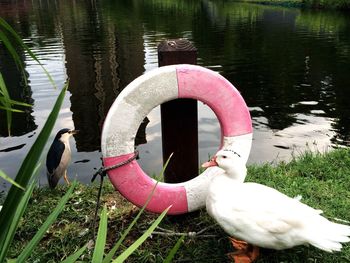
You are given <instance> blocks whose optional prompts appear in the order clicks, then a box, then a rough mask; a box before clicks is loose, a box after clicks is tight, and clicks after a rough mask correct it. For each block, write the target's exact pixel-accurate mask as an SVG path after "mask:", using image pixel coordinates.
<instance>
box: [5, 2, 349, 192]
mask: <svg viewBox="0 0 350 263" xmlns="http://www.w3.org/2000/svg"><path fill="white" fill-rule="evenodd" d="M0 16H1V17H3V18H4V19H6V20H7V21H8V22H9V23H10V24H11V25H13V27H14V28H15V29H16V30H17V31H18V32H19V34H20V35H21V36H22V38H23V39H24V41H25V43H26V44H27V45H28V46H29V47H31V48H32V50H33V51H34V53H35V54H37V56H38V57H39V59H40V60H41V62H42V63H43V64H44V66H45V67H46V69H47V70H48V71H49V72H50V74H51V75H52V76H53V78H54V80H55V81H56V83H57V85H58V87H59V88H61V87H63V85H64V83H65V82H66V81H67V79H69V83H70V85H69V92H68V93H67V95H66V98H65V100H64V103H63V107H62V110H61V113H60V115H59V119H58V121H57V124H56V126H55V132H56V131H57V130H59V129H61V128H63V127H68V128H76V129H78V130H80V131H81V132H80V133H79V134H78V135H77V136H76V137H75V139H72V140H71V146H72V150H73V153H72V165H71V166H70V167H69V170H68V173H69V175H70V177H75V176H77V177H78V178H79V180H81V181H83V182H89V181H90V177H91V175H92V174H93V173H94V172H95V170H96V169H98V168H99V167H100V166H101V153H100V135H101V127H102V124H103V120H104V118H105V116H106V114H107V112H108V109H109V107H110V105H111V104H112V103H113V101H114V99H115V98H116V97H117V96H118V94H119V93H120V91H121V90H122V89H123V88H124V87H125V86H126V85H127V84H128V83H130V82H131V81H132V80H133V79H135V78H136V77H138V76H140V75H142V74H144V73H145V72H147V71H149V70H151V69H154V68H156V67H158V61H157V45H158V44H159V43H160V42H161V41H162V40H165V39H174V38H186V39H188V40H190V41H191V42H193V44H194V45H195V46H196V47H197V49H198V64H199V65H201V66H204V67H207V68H209V69H212V70H214V71H217V72H219V73H220V74H222V75H223V76H224V77H226V78H227V79H228V80H229V81H231V83H232V84H233V85H234V86H235V87H236V88H237V89H239V91H240V92H241V94H242V96H243V97H244V99H245V100H246V103H247V105H248V106H249V109H250V113H251V116H252V119H253V128H254V140H253V146H252V151H251V155H250V159H249V163H261V162H276V161H279V160H288V159H290V158H291V156H292V154H293V153H294V154H297V153H300V152H302V151H304V150H305V149H307V148H310V149H313V150H315V149H318V150H320V151H325V150H328V149H329V148H330V147H332V146H336V145H342V146H347V145H349V141H350V104H349V98H350V77H349V73H350V16H349V14H347V13H341V12H326V11H310V10H301V9H294V8H284V7H269V6H262V5H253V4H244V3H235V2H234V1H209V0H178V1H169V0H147V1H141V0H139V1H138V0H134V1H122V0H113V1H112V0H110V1H107V0H105V1H71V0H70V1H66V0H60V1H37V0H33V1H25V0H24V1H12V2H11V1H1V2H0ZM19 53H20V56H21V58H22V59H23V61H24V63H25V65H26V71H27V73H28V81H29V87H27V88H23V78H22V77H21V76H20V74H19V73H18V71H17V70H16V67H15V65H14V64H13V62H12V61H11V58H10V57H9V56H7V55H6V54H5V52H4V50H3V48H2V47H0V69H1V72H2V74H3V75H4V77H5V80H6V83H7V85H8V87H9V89H10V93H11V95H12V96H13V98H14V99H17V100H24V101H26V102H31V103H33V104H34V106H33V108H32V109H31V110H27V111H26V113H25V114H14V123H13V130H12V137H8V136H7V133H6V125H5V121H4V114H3V113H1V115H0V119H1V121H0V134H1V137H0V167H1V169H2V170H3V171H4V172H6V173H7V174H8V175H10V176H11V177H14V175H15V174H16V172H17V170H18V169H19V166H20V164H21V162H22V160H23V158H24V156H25V154H26V153H27V152H28V150H29V148H30V146H31V145H32V143H33V141H34V140H35V138H36V136H37V134H38V132H39V131H40V129H41V128H42V126H43V124H44V122H45V120H46V118H47V116H48V114H49V112H50V110H51V107H52V106H53V103H54V102H55V100H56V97H57V95H58V93H59V90H58V89H54V88H53V87H52V86H51V85H50V83H49V81H48V80H47V78H46V76H45V74H44V73H43V71H42V70H41V68H40V67H39V66H38V65H37V64H36V63H35V62H34V61H33V60H32V59H31V58H30V57H29V56H28V55H26V54H25V53H24V52H23V51H21V50H19ZM198 107H199V116H198V123H199V131H198V133H199V152H200V160H201V161H205V160H207V158H208V156H209V155H212V154H214V153H215V152H216V150H217V149H218V146H219V141H220V127H219V123H218V121H217V119H216V118H215V115H214V113H213V112H212V111H211V110H210V109H209V108H207V107H206V106H204V105H202V104H201V103H198ZM148 118H149V120H150V122H149V123H148V125H147V128H146V138H140V141H139V142H140V143H142V142H144V141H145V139H146V140H147V143H146V144H140V145H139V146H138V149H139V151H140V157H141V158H140V160H139V162H140V164H141V166H142V167H143V169H144V170H145V171H146V172H147V173H149V174H154V173H156V172H157V171H159V170H160V167H161V164H162V160H161V156H162V154H161V133H160V120H159V108H156V109H154V110H153V111H152V112H151V113H150V114H149V116H148ZM53 137H54V134H53V135H52V138H51V139H53ZM47 148H48V146H47ZM40 183H41V184H46V175H45V169H43V170H42V172H41V180H40ZM4 188H6V184H5V183H2V185H1V188H0V190H2V189H4Z"/></svg>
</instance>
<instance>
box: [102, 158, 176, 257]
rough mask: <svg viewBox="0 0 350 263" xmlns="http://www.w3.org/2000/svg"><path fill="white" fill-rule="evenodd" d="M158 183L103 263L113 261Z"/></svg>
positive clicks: (167, 162)
mask: <svg viewBox="0 0 350 263" xmlns="http://www.w3.org/2000/svg"><path fill="white" fill-rule="evenodd" d="M172 156H173V154H171V155H170V156H169V158H168V160H167V161H166V163H165V164H164V166H163V169H162V171H161V172H160V174H159V177H160V178H162V177H163V175H164V171H165V169H166V168H167V166H168V164H169V162H170V159H171V157H172ZM157 185H158V182H157V183H156V184H155V186H154V187H153V189H152V191H151V193H150V194H149V196H148V197H147V200H146V202H145V204H144V205H143V207H142V208H141V209H140V211H139V212H138V213H137V215H136V217H135V218H134V220H133V221H132V222H131V223H130V225H129V226H128V228H127V229H126V230H125V231H124V233H123V234H122V236H121V237H120V238H119V240H118V241H117V243H116V244H115V246H114V247H113V248H112V249H111V250H110V251H109V253H108V254H107V255H106V257H105V258H104V260H103V263H109V262H111V261H112V258H113V256H114V255H115V253H116V252H117V250H118V248H119V247H120V245H121V244H122V242H123V241H124V239H125V237H126V236H127V235H128V234H129V232H130V230H131V229H132V227H133V226H134V225H135V224H136V222H137V220H138V219H139V218H140V216H141V215H142V213H143V211H144V210H145V209H146V207H147V205H148V203H149V202H150V201H151V198H152V196H153V193H154V191H155V190H156V187H157Z"/></svg>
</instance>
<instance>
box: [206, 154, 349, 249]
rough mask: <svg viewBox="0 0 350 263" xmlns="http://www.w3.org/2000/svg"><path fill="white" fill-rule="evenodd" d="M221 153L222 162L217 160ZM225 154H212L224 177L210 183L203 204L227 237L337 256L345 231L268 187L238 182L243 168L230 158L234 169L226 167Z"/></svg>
mask: <svg viewBox="0 0 350 263" xmlns="http://www.w3.org/2000/svg"><path fill="white" fill-rule="evenodd" d="M220 154H225V156H226V157H227V158H226V157H225V160H223V159H220ZM229 155H230V153H222V152H221V153H220V152H219V153H218V154H217V156H218V157H217V163H218V164H219V167H221V168H223V169H224V172H223V173H222V174H220V175H218V176H216V177H215V178H213V180H212V182H211V184H210V187H209V191H208V197H207V202H206V207H207V211H208V213H209V214H210V215H211V216H212V217H213V218H214V219H215V220H216V221H217V222H218V223H219V225H220V226H221V227H222V228H223V229H224V230H225V231H226V232H227V233H228V234H229V235H231V236H233V237H235V238H238V239H242V240H245V241H247V242H248V243H251V244H253V245H256V246H260V247H265V248H272V249H286V248H290V247H293V246H297V245H302V244H311V245H313V246H315V247H318V248H320V249H323V250H325V251H328V252H332V251H339V250H340V249H341V247H342V245H341V243H342V242H349V241H350V239H349V236H350V227H349V226H347V225H342V224H337V223H333V222H331V221H329V220H327V219H326V218H324V217H323V216H321V215H320V214H321V213H322V211H321V210H316V209H314V208H312V207H310V206H307V205H305V204H303V203H302V202H300V199H296V198H290V197H288V196H286V195H284V194H283V193H281V192H279V191H277V190H275V189H273V188H271V187H267V186H265V185H261V184H257V183H243V182H242V178H243V180H244V177H245V171H246V170H245V166H244V167H240V164H237V161H239V160H237V157H236V156H231V158H233V161H231V162H233V164H232V165H236V167H230V164H229V163H228V161H229V160H228V159H229V158H228V157H229ZM220 162H222V163H223V164H222V165H220ZM225 162H226V163H228V167H227V166H226V164H225ZM239 173H241V174H239Z"/></svg>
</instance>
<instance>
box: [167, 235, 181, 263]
mask: <svg viewBox="0 0 350 263" xmlns="http://www.w3.org/2000/svg"><path fill="white" fill-rule="evenodd" d="M184 239H185V236H181V237H180V238H179V239H178V240H177V242H176V244H175V246H174V247H173V248H172V249H171V250H170V252H169V254H168V256H167V257H166V259H165V260H164V261H163V263H170V262H171V261H172V260H173V258H174V256H175V254H176V252H177V251H178V250H179V248H180V247H181V245H182V243H183V241H184Z"/></svg>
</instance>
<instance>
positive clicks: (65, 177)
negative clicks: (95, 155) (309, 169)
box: [63, 171, 70, 185]
mask: <svg viewBox="0 0 350 263" xmlns="http://www.w3.org/2000/svg"><path fill="white" fill-rule="evenodd" d="M63 179H64V180H65V181H66V183H67V184H68V185H70V182H69V180H68V176H67V171H65V172H64V176H63Z"/></svg>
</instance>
